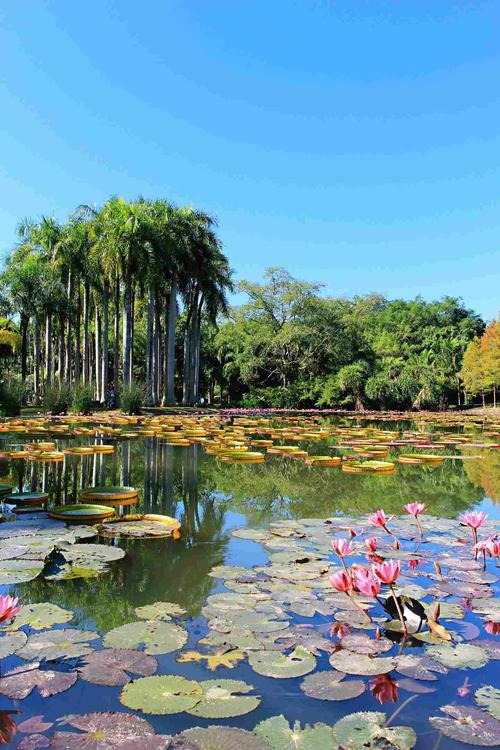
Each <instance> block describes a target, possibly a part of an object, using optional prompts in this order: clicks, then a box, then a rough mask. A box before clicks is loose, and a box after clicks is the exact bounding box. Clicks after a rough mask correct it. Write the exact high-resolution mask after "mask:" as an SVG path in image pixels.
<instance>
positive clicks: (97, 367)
mask: <svg viewBox="0 0 500 750" xmlns="http://www.w3.org/2000/svg"><path fill="white" fill-rule="evenodd" d="M94 338H95V356H94V360H95V397H96V400H97V401H99V403H100V402H101V401H102V398H101V383H102V374H101V362H102V359H101V316H100V315H99V307H98V304H97V299H96V300H95V331H94Z"/></svg>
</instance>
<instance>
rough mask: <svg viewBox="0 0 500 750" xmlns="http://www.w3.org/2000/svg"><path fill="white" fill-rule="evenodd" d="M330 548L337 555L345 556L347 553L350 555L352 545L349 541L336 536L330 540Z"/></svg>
mask: <svg viewBox="0 0 500 750" xmlns="http://www.w3.org/2000/svg"><path fill="white" fill-rule="evenodd" d="M332 550H333V551H334V552H335V554H337V555H338V556H339V557H347V556H348V555H352V551H353V547H352V544H351V542H349V541H348V540H347V539H343V538H342V537H336V538H335V539H334V540H333V541H332Z"/></svg>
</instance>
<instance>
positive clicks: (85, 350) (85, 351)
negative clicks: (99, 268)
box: [83, 281, 90, 385]
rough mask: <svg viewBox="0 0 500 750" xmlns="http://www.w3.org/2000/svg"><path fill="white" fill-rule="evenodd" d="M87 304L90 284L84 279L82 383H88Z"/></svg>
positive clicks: (88, 302) (88, 303)
mask: <svg viewBox="0 0 500 750" xmlns="http://www.w3.org/2000/svg"><path fill="white" fill-rule="evenodd" d="M89 305H90V285H89V282H88V281H85V283H84V285H83V382H84V385H88V384H89V382H90V360H89V356H90V349H89Z"/></svg>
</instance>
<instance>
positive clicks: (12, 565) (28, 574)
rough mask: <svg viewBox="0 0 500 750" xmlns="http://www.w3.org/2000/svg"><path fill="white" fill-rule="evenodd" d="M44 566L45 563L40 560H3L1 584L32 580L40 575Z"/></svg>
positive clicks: (0, 569)
mask: <svg viewBox="0 0 500 750" xmlns="http://www.w3.org/2000/svg"><path fill="white" fill-rule="evenodd" d="M44 558H45V555H44ZM43 566H44V563H43V561H40V560H21V559H16V560H2V565H1V567H0V586H4V585H7V584H12V583H25V582H26V581H32V580H33V579H34V578H36V577H37V576H38V575H40V573H41V572H42V570H43Z"/></svg>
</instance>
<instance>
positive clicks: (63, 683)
mask: <svg viewBox="0 0 500 750" xmlns="http://www.w3.org/2000/svg"><path fill="white" fill-rule="evenodd" d="M76 680H77V674H76V672H54V671H53V670H51V669H48V670H42V669H40V663H39V662H37V661H35V662H32V663H31V664H22V665H21V666H20V667H17V668H16V669H13V670H11V671H10V672H7V673H6V674H5V676H4V677H1V678H0V694H2V695H5V696H6V697H7V698H10V699H11V700H23V699H24V698H27V697H28V695H29V694H30V693H31V691H32V690H33V689H34V688H35V687H37V688H38V692H39V694H40V696H41V697H42V698H48V697H49V696H50V695H56V694H57V693H63V692H64V691H65V690H69V688H70V687H71V686H72V685H74V684H75V682H76Z"/></svg>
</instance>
